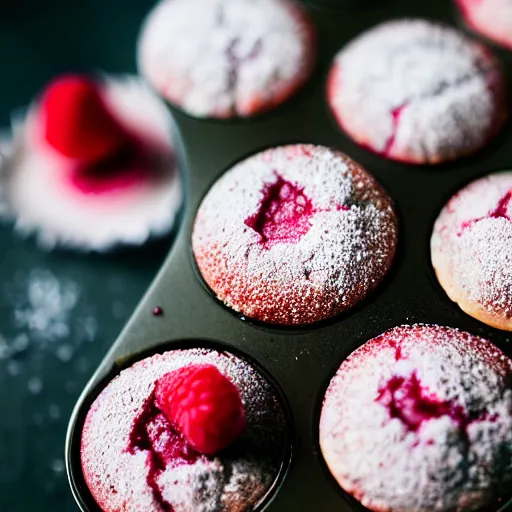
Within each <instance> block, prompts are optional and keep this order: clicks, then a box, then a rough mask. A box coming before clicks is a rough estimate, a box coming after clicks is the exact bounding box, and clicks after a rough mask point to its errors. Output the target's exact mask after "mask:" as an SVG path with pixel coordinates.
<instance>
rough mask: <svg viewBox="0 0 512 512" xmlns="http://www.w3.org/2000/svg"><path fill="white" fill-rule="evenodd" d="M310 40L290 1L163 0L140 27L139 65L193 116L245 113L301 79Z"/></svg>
mask: <svg viewBox="0 0 512 512" xmlns="http://www.w3.org/2000/svg"><path fill="white" fill-rule="evenodd" d="M197 13H201V15H200V16H198V14H197ZM314 39H315V38H314V34H313V27H312V25H311V23H310V22H309V20H308V19H307V18H306V15H305V13H304V11H303V10H302V8H301V7H300V6H299V5H298V4H296V3H295V2H294V1H292V0H164V1H163V2H160V3H159V4H158V5H157V6H156V7H155V9H154V10H153V11H152V12H151V13H150V15H149V17H148V19H147V21H146V23H145V26H144V28H143V31H142V37H141V41H140V44H139V67H140V69H141V72H142V74H143V75H145V76H146V77H147V78H148V80H149V81H150V82H151V83H152V84H153V85H154V86H155V88H156V89H157V90H158V91H160V92H161V93H162V94H163V95H164V96H165V97H166V98H167V99H169V100H170V101H172V102H174V103H176V104H178V105H179V106H181V107H182V108H183V109H184V110H186V111H187V112H189V113H190V114H193V115H195V116H199V117H231V116H234V115H238V116H249V115H252V114H255V113H257V112H260V111H262V110H266V109H268V108H271V107H273V106H274V105H277V104H279V103H281V102H282V101H284V100H285V99H286V98H287V97H288V96H290V95H291V94H292V93H293V92H294V91H295V90H296V89H297V88H298V87H299V86H300V85H301V84H302V83H303V82H304V81H305V80H306V78H307V77H308V76H309V74H310V72H311V70H312V67H313V62H314V51H315V48H314V46H315V44H314V42H315V41H314Z"/></svg>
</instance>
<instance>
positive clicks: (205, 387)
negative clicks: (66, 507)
mask: <svg viewBox="0 0 512 512" xmlns="http://www.w3.org/2000/svg"><path fill="white" fill-rule="evenodd" d="M286 453H287V425H286V419H285V416H284V412H283V409H282V405H281V403H280V401H279V399H278V396H277V394H276V391H275V390H274V389H273V387H272V386H271V385H270V384H269V383H268V382H267V381H266V380H265V378H264V377H263V376H262V375H261V374H260V373H259V372H258V371H257V370H256V369H255V368H254V367H253V366H251V365H250V364H249V363H247V362H246V361H245V360H243V359H241V358H239V357H236V356H234V355H233V354H230V353H227V352H219V351H216V350H209V349H188V350H175V351H171V352H166V353H164V354H162V355H155V356H152V357H149V358H146V359H143V360H142V361H139V362H138V363H136V364H134V365H133V366H131V367H130V368H128V369H126V370H124V371H122V372H121V373H120V375H119V376H117V377H116V378H115V379H114V380H112V381H111V382H110V383H109V384H108V385H107V387H106V388H105V389H104V390H103V391H102V392H101V393H100V395H99V396H98V397H97V398H96V400H95V401H94V403H93V404H92V406H91V408H90V410H89V412H88V414H87V417H86V420H85V424H84V427H83V432H82V441H81V462H82V469H83V474H84V478H85V481H86V484H87V486H88V487H89V490H90V491H91V493H92V495H93V497H94V499H95V500H96V502H97V504H98V506H99V507H100V509H101V510H102V511H104V512H121V511H123V512H130V511H133V512H140V511H141V510H143V511H144V512H163V511H170V510H172V511H175V512H186V511H190V512H192V511H194V512H195V511H202V512H222V511H226V512H227V511H249V510H254V509H255V508H256V507H257V506H258V505H259V504H260V503H262V502H263V501H264V500H265V498H266V497H267V495H268V494H269V492H270V490H271V489H272V486H273V484H274V483H275V481H276V478H277V477H278V475H279V473H280V471H281V468H282V467H283V465H284V464H285V463H286Z"/></svg>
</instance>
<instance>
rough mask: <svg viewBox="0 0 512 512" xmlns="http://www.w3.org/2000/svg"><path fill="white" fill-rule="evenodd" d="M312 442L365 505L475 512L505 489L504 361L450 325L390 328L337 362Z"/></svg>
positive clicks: (511, 429) (510, 390)
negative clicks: (317, 437) (317, 439)
mask: <svg viewBox="0 0 512 512" xmlns="http://www.w3.org/2000/svg"><path fill="white" fill-rule="evenodd" d="M320 444H321V448H322V453H323V455H324V458H325V460H326V462H327V464H328V466H329V468H330V470H331V472H332V474H333V475H334V477H335V478H336V480H337V481H338V482H339V484H340V485H341V486H342V487H343V488H344V489H345V490H346V491H348V492H349V493H351V494H352V495H354V496H355V497H356V498H357V499H359V500H360V501H361V502H362V503H363V505H365V506H367V507H369V508H371V509H372V510H414V511H416V512H432V511H433V510H439V511H441V510H480V509H481V508H482V507H483V506H486V505H490V504H492V503H493V500H495V499H497V498H499V497H500V494H501V493H506V492H509V491H510V489H511V486H512V462H511V461H512V361H511V360H510V359H508V358H507V357H506V356H505V355H504V354H503V353H502V352H501V351H500V350H499V349H498V348H497V347H496V346H494V345H493V344H492V343H490V342H488V341H486V340H484V339H482V338H478V337H476V336H472V335H470V334H468V333H465V332H462V331H459V330H457V329H452V328H448V327H439V326H428V325H413V326H402V327H397V328H394V329H392V330H391V331H388V332H386V333H384V334H383V335H381V336H379V337H377V338H374V339H373V340H370V341H369V342H367V343H366V344H364V345H363V346H362V347H360V348H359V349H357V350H356V351H355V352H353V353H352V354H351V355H350V356H349V358H348V359H347V360H346V361H344V362H343V363H342V365H341V367H340V368H339V370H338V372H337V373H336V375H335V377H334V378H333V379H332V381H331V383H330V385H329V387H328V389H327V392H326V395H325V399H324V404H323V408H322V413H321V418H320Z"/></svg>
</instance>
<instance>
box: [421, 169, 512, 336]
mask: <svg viewBox="0 0 512 512" xmlns="http://www.w3.org/2000/svg"><path fill="white" fill-rule="evenodd" d="M430 243H431V258H432V265H433V267H434V270H435V271H436V275H437V278H438V279H439V282H440V284H441V286H442V287H443V288H444V290H445V291H446V293H447V294H448V296H449V297H450V299H452V300H453V301H454V302H456V303H457V304H458V305H459V306H460V307H461V308H462V310H464V311H465V312H466V313H468V314H469V315H471V316H473V317H474V318H476V319H478V320H480V321H481V322H484V323H486V324H488V325H491V326H493V327H496V328H498V329H504V330H508V331H512V172H510V171H509V172H501V173H495V174H491V175H488V176H486V177H484V178H480V179H478V180H475V181H473V182H472V183H470V184H469V185H467V186H466V187H464V188H463V189H462V190H460V191H459V192H457V193H456V194H455V195H454V196H453V197H452V198H451V199H450V200H449V201H448V203H447V204H446V205H445V206H444V208H443V209H442V211H441V213H440V214H439V217H438V218H437V220H436V222H435V224H434V229H433V233H432V238H431V242H430Z"/></svg>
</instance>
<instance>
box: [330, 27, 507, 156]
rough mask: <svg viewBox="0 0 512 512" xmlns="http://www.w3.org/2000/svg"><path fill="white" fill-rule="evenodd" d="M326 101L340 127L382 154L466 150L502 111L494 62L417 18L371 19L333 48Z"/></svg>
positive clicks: (477, 47) (491, 130)
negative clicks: (338, 48) (346, 42)
mask: <svg viewBox="0 0 512 512" xmlns="http://www.w3.org/2000/svg"><path fill="white" fill-rule="evenodd" d="M328 94H329V101H330V104H331V107H332V109H333V111H334V113H335V115H336V117H337V119H338V121H339V123H340V125H341V126H342V128H343V129H344V130H346V131H347V132H348V133H349V134H350V135H351V136H352V137H353V138H354V139H355V140H356V141H357V142H358V143H360V144H362V145H364V146H367V147H368V148H369V149H371V150H373V151H375V152H377V153H380V154H383V155H384V156H386V157H389V158H392V159H397V160H404V161H407V162H413V163H436V162H440V161H445V160H450V159H455V158H458V157H460V156H462V155H466V154H469V153H471V152H473V151H475V150H477V149H479V148H480V147H482V146H483V145H484V144H485V142H486V141H487V140H488V139H489V138H490V137H491V136H492V135H494V134H495V133H496V132H497V131H498V129H499V128H500V127H501V125H502V124H503V122H504V120H505V118H506V108H505V107H504V97H505V86H504V78H503V75H502V72H501V68H500V65H499V63H498V61H497V60H496V59H495V58H494V56H493V55H492V54H491V53H490V51H489V50H488V49H486V48H485V47H484V46H483V45H481V44H480V43H477V42H474V41H472V40H470V39H468V38H467V37H466V36H465V35H464V34H462V33H460V32H458V31H456V30H454V29H452V28H449V27H447V26H443V25H439V24H437V23H432V22H429V21H424V20H409V19H405V20H398V21H390V22H386V23H383V24H381V25H378V26H377V27H375V28H373V29H371V30H369V31H367V32H365V33H364V34H362V35H360V36H359V37H357V38H356V39H355V40H354V41H353V42H352V43H350V44H349V45H348V46H347V47H346V48H344V49H343V50H341V52H340V53H339V54H338V55H337V57H336V59H335V61H334V65H333V69H332V71H331V76H330V79H329V93H328Z"/></svg>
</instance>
